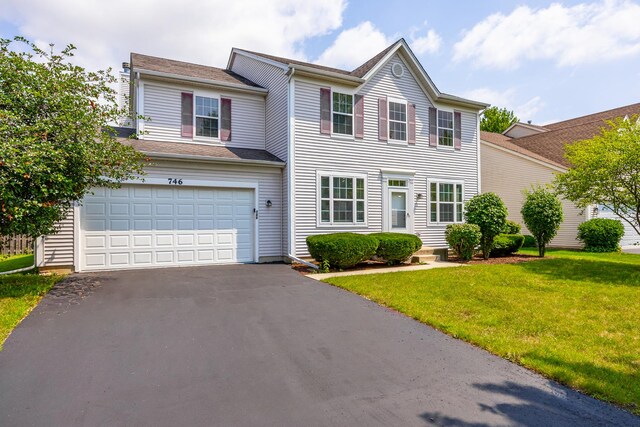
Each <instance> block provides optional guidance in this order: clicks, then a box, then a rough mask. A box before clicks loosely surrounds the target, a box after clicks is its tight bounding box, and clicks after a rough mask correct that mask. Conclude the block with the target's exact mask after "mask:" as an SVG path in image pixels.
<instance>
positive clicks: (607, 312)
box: [325, 250, 640, 415]
mask: <svg viewBox="0 0 640 427" xmlns="http://www.w3.org/2000/svg"><path fill="white" fill-rule="evenodd" d="M524 252H525V253H533V252H529V251H524ZM548 256H549V259H544V260H536V261H531V262H525V263H520V264H499V265H471V266H466V267H462V268H451V269H449V268H447V269H433V270H425V271H416V272H399V273H389V274H374V275H361V276H343V277H334V278H330V279H326V280H325V282H327V283H330V284H332V285H334V286H338V287H340V288H343V289H346V290H349V291H351V292H354V293H356V294H359V295H362V296H364V297H366V298H368V299H371V300H372V301H375V302H377V303H379V304H382V305H384V306H387V307H389V308H392V309H395V310H397V311H399V312H402V313H404V314H406V315H407V316H409V317H412V318H414V319H416V320H418V321H420V322H422V323H426V324H428V325H431V326H433V327H435V328H437V329H439V330H441V331H443V332H445V333H447V334H449V335H451V336H453V337H455V338H460V339H463V340H465V341H467V342H470V343H472V344H475V345H478V346H480V347H482V348H484V349H486V350H488V351H490V352H492V353H494V354H496V355H498V356H501V357H503V358H506V359H508V360H511V361H513V362H516V363H519V364H520V365H522V366H525V367H527V368H530V369H533V370H535V371H537V372H539V373H541V374H543V375H545V376H546V377H548V378H552V379H554V380H556V381H558V382H560V383H563V384H565V385H567V386H569V387H572V388H574V389H577V390H580V391H582V392H584V393H586V394H589V395H591V396H593V397H596V398H599V399H602V400H605V401H608V402H612V403H615V404H617V405H619V406H621V407H623V408H625V409H627V410H629V411H631V412H633V413H635V414H636V415H640V330H639V329H640V320H638V319H640V303H639V302H640V255H632V254H588V253H581V252H576V251H561V250H550V251H549V252H548Z"/></svg>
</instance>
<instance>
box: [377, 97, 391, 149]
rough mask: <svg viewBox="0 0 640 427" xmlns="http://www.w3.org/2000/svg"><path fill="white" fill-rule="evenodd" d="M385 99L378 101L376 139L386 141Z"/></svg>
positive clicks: (387, 130) (387, 137)
mask: <svg viewBox="0 0 640 427" xmlns="http://www.w3.org/2000/svg"><path fill="white" fill-rule="evenodd" d="M387 126H388V125H387V98H379V99H378V139H379V140H380V141H387V140H388V139H389V136H388V135H389V129H388V127H387Z"/></svg>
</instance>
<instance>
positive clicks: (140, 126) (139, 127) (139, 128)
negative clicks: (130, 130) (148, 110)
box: [135, 78, 144, 136]
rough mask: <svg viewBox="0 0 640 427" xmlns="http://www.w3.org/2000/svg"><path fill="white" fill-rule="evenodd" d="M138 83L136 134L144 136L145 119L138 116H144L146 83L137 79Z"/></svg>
mask: <svg viewBox="0 0 640 427" xmlns="http://www.w3.org/2000/svg"><path fill="white" fill-rule="evenodd" d="M136 82H137V83H138V85H137V86H138V90H137V92H138V94H137V98H136V104H137V106H136V109H137V111H136V114H135V116H136V133H137V134H138V135H141V136H142V135H144V119H141V118H138V117H137V116H144V82H142V81H140V80H139V78H138V79H136Z"/></svg>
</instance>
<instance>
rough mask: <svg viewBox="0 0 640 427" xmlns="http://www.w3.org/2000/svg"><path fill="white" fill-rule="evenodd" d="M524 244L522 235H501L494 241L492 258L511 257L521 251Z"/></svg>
mask: <svg viewBox="0 0 640 427" xmlns="http://www.w3.org/2000/svg"><path fill="white" fill-rule="evenodd" d="M523 243H524V236H523V235H522V234H499V235H498V236H496V238H495V239H493V248H491V255H492V256H497V257H499V256H509V255H512V254H515V253H516V252H518V251H519V250H520V248H521V247H522V244H523Z"/></svg>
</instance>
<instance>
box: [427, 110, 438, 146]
mask: <svg viewBox="0 0 640 427" xmlns="http://www.w3.org/2000/svg"><path fill="white" fill-rule="evenodd" d="M429 145H430V146H431V147H437V146H438V110H436V109H435V108H433V107H429Z"/></svg>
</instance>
